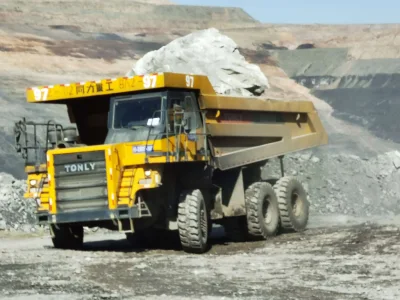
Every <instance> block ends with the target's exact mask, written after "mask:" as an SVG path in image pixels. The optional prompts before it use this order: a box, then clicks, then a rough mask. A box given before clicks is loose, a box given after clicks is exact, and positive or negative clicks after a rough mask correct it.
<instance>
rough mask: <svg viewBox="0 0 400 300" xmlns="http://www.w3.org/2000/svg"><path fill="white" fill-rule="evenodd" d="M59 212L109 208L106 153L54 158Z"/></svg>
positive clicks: (59, 155) (63, 155)
mask: <svg viewBox="0 0 400 300" xmlns="http://www.w3.org/2000/svg"><path fill="white" fill-rule="evenodd" d="M54 167H55V185H56V203H57V211H58V212H68V211H79V210H88V209H100V208H107V207H108V196H107V177H106V175H107V173H106V162H105V153H104V151H103V150H100V151H93V152H82V153H71V154H57V155H55V156H54Z"/></svg>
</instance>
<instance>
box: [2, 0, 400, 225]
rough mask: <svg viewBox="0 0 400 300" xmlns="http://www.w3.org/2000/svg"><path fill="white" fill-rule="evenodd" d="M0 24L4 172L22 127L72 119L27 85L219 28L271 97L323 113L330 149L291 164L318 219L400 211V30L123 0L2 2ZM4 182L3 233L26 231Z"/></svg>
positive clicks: (17, 200) (96, 72)
mask: <svg viewBox="0 0 400 300" xmlns="http://www.w3.org/2000/svg"><path fill="white" fill-rule="evenodd" d="M155 2H158V4H160V3H161V5H155V4H154V3H155ZM0 20H1V22H0V82H1V84H0V104H1V105H2V109H1V110H0V142H1V147H0V172H6V173H9V174H12V175H13V176H14V177H15V178H17V179H22V178H23V177H24V173H23V168H22V165H23V162H22V160H21V159H20V158H19V157H18V156H17V155H16V154H15V152H14V150H13V136H12V123H13V122H14V121H17V120H18V119H19V118H20V117H22V116H28V117H29V118H34V119H35V120H45V119H48V118H53V119H56V120H57V121H60V122H67V121H68V119H67V115H66V110H65V108H64V107H60V106H47V107H44V106H40V107H35V106H34V105H29V106H28V105H27V104H26V103H25V99H24V97H25V95H24V93H25V88H26V87H29V86H35V85H41V84H55V83H63V82H70V81H77V80H79V81H85V80H89V79H90V80H93V79H98V78H104V77H116V76H122V75H124V74H125V73H126V72H127V71H128V70H129V69H130V68H131V67H132V64H134V63H135V62H137V61H138V60H139V59H140V58H142V57H143V56H144V55H145V54H146V53H148V52H150V51H153V50H158V49H160V48H161V47H162V46H164V45H166V44H167V43H169V42H171V41H172V40H175V39H177V38H180V37H183V36H185V35H187V34H189V33H190V32H192V31H194V30H198V29H205V28H210V27H215V28H217V29H219V30H220V32H221V33H222V34H224V35H226V36H227V37H229V38H231V39H232V40H233V41H234V43H235V44H236V46H237V48H238V53H240V54H242V55H243V56H244V57H245V59H246V60H247V61H248V62H250V63H254V64H257V65H258V66H259V68H260V70H261V71H262V72H263V73H264V75H265V76H266V78H265V82H267V83H268V88H267V89H266V90H265V91H264V93H263V96H265V97H271V98H275V99H288V98H290V99H309V100H311V101H313V102H314V104H315V105H316V107H317V109H318V110H319V112H320V115H321V118H322V120H323V123H324V125H325V126H326V128H327V130H328V134H329V138H330V144H329V145H328V146H326V147H322V148H321V149H316V150H314V151H310V152H306V153H302V154H299V156H298V155H294V156H291V157H289V159H288V161H287V164H288V172H289V173H290V174H296V175H298V176H299V177H300V178H301V179H302V180H304V182H306V183H307V187H308V191H309V193H310V199H311V202H312V212H313V213H332V212H335V213H344V214H352V215H370V214H373V215H376V214H378V215H389V214H398V213H400V207H399V206H398V204H397V199H398V196H399V193H400V190H399V189H400V188H399V186H398V184H397V182H399V181H398V179H399V178H398V177H399V170H398V153H397V152H396V150H398V149H399V147H398V144H397V142H399V140H400V135H399V134H398V132H399V130H398V126H399V125H398V124H400V123H398V122H397V119H396V107H397V103H398V99H397V98H396V95H397V93H398V89H399V87H398V84H397V81H396V79H397V77H398V76H397V74H398V73H399V67H398V58H399V57H400V55H399V53H400V52H399V51H398V43H399V40H398V38H397V36H398V31H399V26H398V25H359V26H358V25H354V26H353V25H351V26H350V25H343V26H328V25H307V26H306V25H301V26H300V25H296V26H292V25H290V26H289V25H288V26H283V25H268V24H261V23H260V22H258V21H256V20H254V19H253V18H251V17H250V16H249V15H248V14H247V13H245V12H244V11H243V10H240V9H235V8H208V7H190V6H180V5H174V4H173V3H170V2H169V1H152V3H150V2H148V1H127V0H118V1H116V2H115V1H114V2H113V3H112V4H111V3H108V2H103V1H99V0H94V1H91V3H90V5H89V4H87V3H86V2H84V1H79V0H74V1H68V2H66V3H62V2H60V1H56V0H52V1H44V0H38V1H35V6H33V5H32V3H31V2H30V1H26V0H20V1H17V2H15V1H11V0H5V1H2V2H1V3H0ZM193 55H194V53H193ZM197 55H198V54H197ZM143 61H145V60H143ZM141 69H143V66H142V67H141ZM211 75H212V74H211ZM257 76H258V75H257ZM309 88H310V89H311V93H310V90H309ZM321 99H322V100H321ZM271 170H272V171H274V170H275V169H274V167H271ZM274 172H275V171H274ZM2 178H3V180H2V182H3V183H2V184H3V186H2V188H1V191H2V192H1V193H0V215H1V216H2V217H1V216H0V228H2V227H3V228H4V226H5V224H4V223H7V224H6V226H7V228H23V226H22V224H24V223H30V222H31V221H32V218H31V211H32V205H31V204H32V203H30V202H26V201H24V200H22V199H21V197H20V196H21V193H22V188H23V186H24V182H23V181H18V180H16V181H15V179H13V178H11V177H9V175H4V177H2ZM13 181H15V182H14V183H13ZM19 209H21V210H22V211H25V212H26V214H25V215H23V216H22V217H21V215H20V213H18V210H19ZM24 216H25V217H24ZM18 224H21V225H18ZM29 230H30V229H29Z"/></svg>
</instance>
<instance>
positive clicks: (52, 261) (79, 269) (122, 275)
mask: <svg viewBox="0 0 400 300" xmlns="http://www.w3.org/2000/svg"><path fill="white" fill-rule="evenodd" d="M336 221H337V220H336ZM336 221H335V219H331V223H329V222H327V221H326V222H325V225H324V227H321V226H319V225H318V224H317V225H315V224H314V225H311V226H310V229H309V230H307V231H306V232H304V233H301V234H285V235H280V236H278V237H276V238H274V239H272V240H270V241H266V242H265V241H264V242H251V243H235V244H232V243H227V241H226V240H225V239H224V237H223V231H221V230H219V229H218V228H216V230H215V233H214V237H213V247H212V249H211V250H210V252H209V253H207V254H205V255H188V254H185V253H183V252H181V251H177V250H143V249H131V248H130V247H129V246H128V244H127V243H126V241H125V239H124V236H123V235H122V234H114V233H112V234H104V233H102V234H100V233H97V234H91V235H90V236H88V237H87V238H86V244H85V249H84V250H83V251H60V250H55V249H53V247H52V244H51V241H50V239H49V238H48V237H3V238H0V299H12V300H17V299H18V300H33V299H57V300H62V299H68V300H72V299H80V300H81V299H82V300H83V299H155V298H159V299H189V298H190V299H228V298H229V299H232V298H236V299H271V300H272V299H307V300H311V299H325V300H330V299H335V300H336V299H360V300H361V299H363V300H366V299H376V300H384V299H385V300H386V299H393V300H395V299H396V300H397V299H400V255H399V253H400V224H399V223H397V224H394V222H386V224H372V223H360V222H358V223H357V222H354V223H351V224H346V225H340V226H335V227H330V226H331V225H333V224H336V223H337V222H336Z"/></svg>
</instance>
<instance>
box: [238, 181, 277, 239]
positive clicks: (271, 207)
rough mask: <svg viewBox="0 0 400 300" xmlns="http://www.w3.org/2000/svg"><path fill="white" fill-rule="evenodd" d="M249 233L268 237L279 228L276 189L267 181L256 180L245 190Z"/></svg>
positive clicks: (259, 236) (258, 236)
mask: <svg viewBox="0 0 400 300" xmlns="http://www.w3.org/2000/svg"><path fill="white" fill-rule="evenodd" d="M245 197H246V211H247V227H248V230H249V234H250V235H252V236H253V237H256V238H263V239H267V238H268V237H271V236H275V235H276V233H277V231H278V229H279V208H278V200H277V197H276V194H275V191H274V189H273V187H272V185H270V184H269V183H267V182H255V183H253V184H252V185H250V186H249V187H248V188H247V189H246V192H245Z"/></svg>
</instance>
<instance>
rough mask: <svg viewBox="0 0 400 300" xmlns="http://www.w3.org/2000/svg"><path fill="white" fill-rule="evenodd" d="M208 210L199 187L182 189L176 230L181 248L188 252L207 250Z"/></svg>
mask: <svg viewBox="0 0 400 300" xmlns="http://www.w3.org/2000/svg"><path fill="white" fill-rule="evenodd" d="M209 220H210V215H209V210H208V209H207V206H206V202H205V201H204V197H203V194H202V192H201V191H200V190H199V189H196V190H185V191H182V193H181V195H180V199H179V207H178V231H179V238H180V241H181V245H182V248H183V250H184V251H185V252H188V253H204V252H206V251H207V250H208V236H209V232H210V229H209V224H210V221H209Z"/></svg>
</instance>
